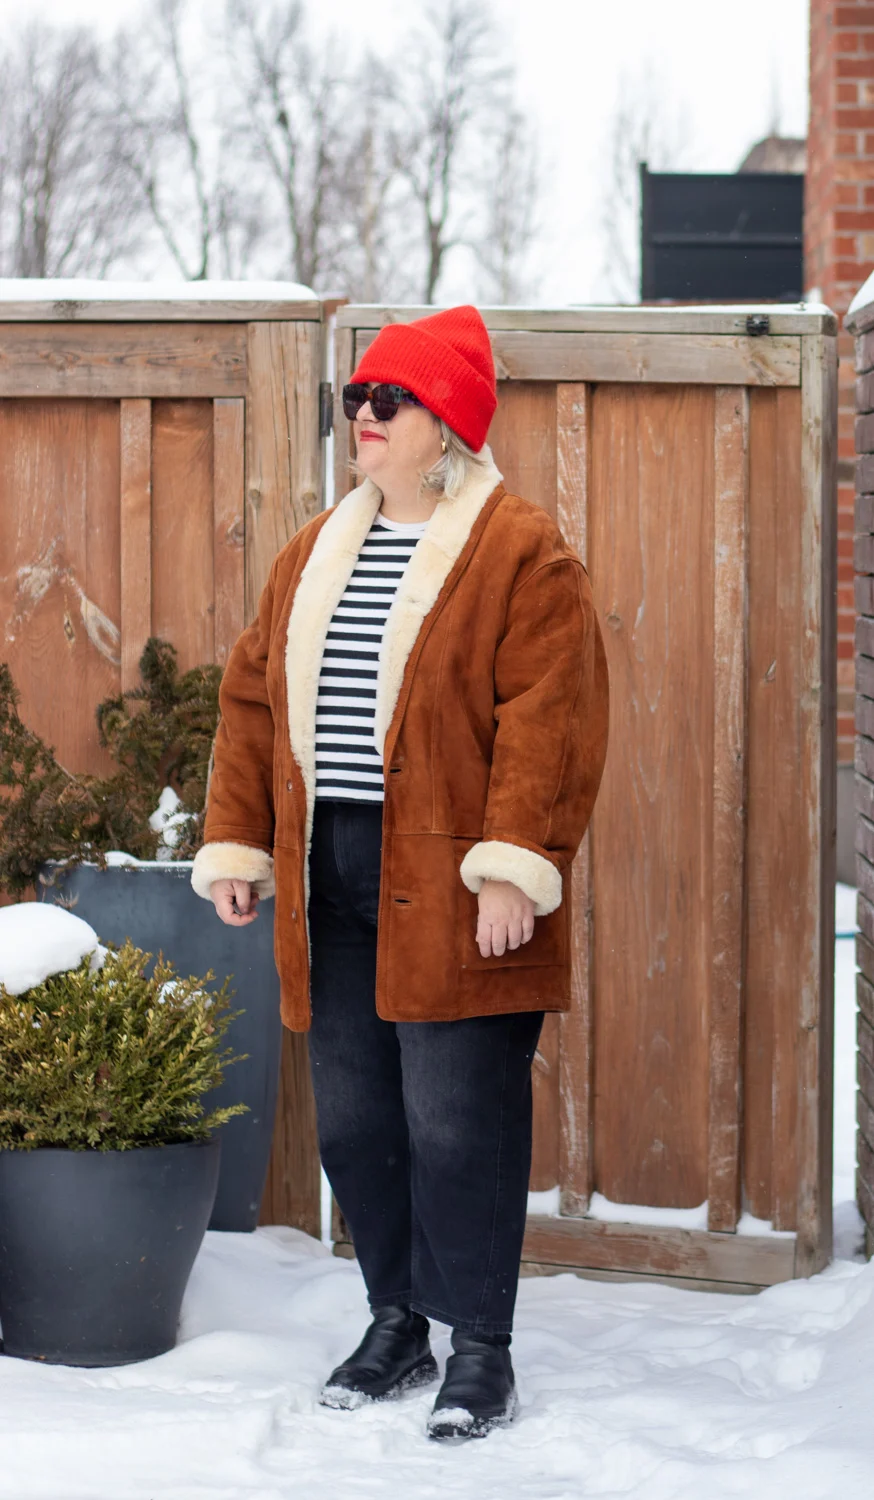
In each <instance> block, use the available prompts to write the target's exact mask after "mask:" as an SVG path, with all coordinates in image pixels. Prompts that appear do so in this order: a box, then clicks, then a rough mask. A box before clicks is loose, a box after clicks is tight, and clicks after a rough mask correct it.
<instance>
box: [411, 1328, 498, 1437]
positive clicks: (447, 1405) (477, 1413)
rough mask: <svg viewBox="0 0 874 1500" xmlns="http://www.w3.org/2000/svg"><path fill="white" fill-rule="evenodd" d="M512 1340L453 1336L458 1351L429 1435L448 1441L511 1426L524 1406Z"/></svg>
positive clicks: (449, 1365) (452, 1358)
mask: <svg viewBox="0 0 874 1500" xmlns="http://www.w3.org/2000/svg"><path fill="white" fill-rule="evenodd" d="M508 1345H509V1339H507V1341H506V1342H503V1341H502V1342H501V1343H497V1342H495V1341H493V1340H490V1339H488V1338H477V1337H476V1336H475V1335H474V1334H470V1333H459V1332H458V1330H457V1329H456V1330H454V1331H453V1334H452V1347H453V1349H454V1350H455V1353H454V1354H450V1356H449V1358H448V1360H447V1361H446V1378H445V1379H444V1381H443V1384H442V1386H441V1387H440V1390H439V1391H438V1393H437V1400H436V1401H435V1402H434V1408H433V1410H432V1412H431V1415H430V1417H429V1418H428V1436H429V1438H434V1439H435V1440H436V1441H438V1442H445V1441H446V1440H448V1439H455V1440H459V1439H461V1440H463V1439H466V1438H481V1437H487V1436H488V1434H489V1433H490V1432H491V1430H492V1428H493V1427H508V1426H509V1424H510V1423H511V1422H512V1420H513V1418H514V1417H515V1415H516V1413H517V1411H518V1410H519V1397H518V1396H517V1394H516V1382H515V1379H514V1376H513V1364H512V1361H511V1359H510V1350H509V1347H508Z"/></svg>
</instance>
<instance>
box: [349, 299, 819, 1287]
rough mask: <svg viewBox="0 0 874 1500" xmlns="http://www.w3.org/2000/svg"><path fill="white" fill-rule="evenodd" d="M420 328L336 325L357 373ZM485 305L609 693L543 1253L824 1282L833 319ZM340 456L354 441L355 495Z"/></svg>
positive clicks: (499, 426) (553, 1262)
mask: <svg viewBox="0 0 874 1500" xmlns="http://www.w3.org/2000/svg"><path fill="white" fill-rule="evenodd" d="M422 311H424V309H408V308H369V307H345V308H342V309H341V310H340V313H339V315H338V333H337V356H336V362H337V376H336V379H337V384H338V385H340V384H341V383H342V381H343V380H344V379H348V375H349V371H350V370H351V368H352V365H353V362H354V361H355V359H357V357H358V356H359V355H360V353H361V351H362V350H363V349H364V348H365V347H366V346H367V344H368V343H369V342H370V340H371V339H372V338H373V337H374V334H375V331H376V329H377V327H379V326H381V325H382V323H384V322H386V321H389V320H403V319H406V318H409V317H414V316H417V315H418V314H419V313H420V312H422ZM484 316H485V318H486V321H487V323H488V325H489V328H490V331H491V335H492V342H493V347H494V353H495V358H496V363H497V368H498V372H499V376H500V404H499V409H498V413H497V416H496V419H495V422H494V424H493V427H492V431H491V434H490V443H491V446H492V448H493V450H494V452H495V456H496V459H497V462H498V465H499V467H500V468H501V470H502V472H503V473H504V475H505V478H506V482H507V484H508V485H509V486H510V487H512V488H515V489H517V490H518V492H519V493H521V494H522V495H525V496H527V497H528V498H529V499H531V500H535V501H537V502H538V503H539V504H541V505H543V506H544V507H545V508H546V509H547V510H548V511H549V512H550V514H551V515H553V516H555V517H556V518H557V519H558V522H559V524H560V526H561V528H562V530H563V532H564V534H565V536H566V537H567V539H568V541H570V542H571V544H572V545H573V546H574V547H576V549H577V550H578V552H579V553H580V555H581V557H582V558H583V559H584V561H585V562H586V564H587V566H588V569H589V572H590V576H591V580H592V585H593V590H594V595H595V601H596V604H597V606H598V611H599V616H600V619H601V621H602V625H603V627H604V634H605V637H606V644H607V650H608V658H609V669H610V682H611V737H610V748H609V752H608V761H607V768H606V771H605V775H604V781H603V784H602V788H601V792H600V796H599V800H598V803H597V806H596V809H595V814H594V818H593V820H592V825H591V828H590V832H589V835H587V837H586V839H585V841H584V843H583V846H582V848H581V850H580V853H579V855H578V857H577V860H576V862H575V868H574V881H573V891H574V895H573V900H574V910H573V927H574V934H575V936H574V989H575V1005H574V1008H573V1010H572V1011H571V1013H570V1014H569V1015H568V1016H566V1017H564V1018H562V1019H559V1018H558V1017H551V1018H550V1019H549V1021H548V1024H547V1027H546V1029H545V1032H544V1037H543V1042H542V1046H541V1049H540V1055H539V1056H538V1059H537V1064H536V1069H535V1076H536V1120H537V1128H536V1145H535V1161H534V1170H533V1174H532V1187H533V1188H536V1189H541V1190H543V1189H548V1188H550V1187H553V1186H555V1185H557V1186H558V1187H559V1189H560V1201H561V1215H560V1216H559V1217H556V1216H550V1217H546V1216H542V1217H536V1216H535V1217H532V1218H531V1219H530V1221H529V1230H528V1235H527V1239H526V1245H525V1257H526V1260H527V1262H529V1263H530V1265H531V1266H532V1268H538V1269H543V1268H546V1267H552V1268H553V1269H560V1268H562V1267H564V1268H568V1267H570V1268H573V1269H576V1270H585V1271H589V1272H593V1273H597V1274H607V1275H611V1274H612V1275H629V1274H634V1275H658V1276H665V1275H669V1276H672V1277H676V1278H678V1279H680V1280H688V1281H690V1282H694V1283H695V1284H698V1285H700V1284H702V1283H707V1284H720V1285H724V1284H733V1285H735V1286H739V1287H746V1286H761V1285H763V1284H766V1283H768V1282H772V1281H777V1280H781V1279H784V1278H785V1277H789V1276H792V1275H793V1274H802V1275H803V1274H808V1273H809V1272H811V1271H812V1270H814V1269H816V1268H818V1267H819V1266H821V1265H822V1264H823V1263H824V1262H825V1261H826V1259H827V1258H828V1256H829V1254H830V1245H831V1189H830V1170H831V1068H832V1059H831V1016H832V1002H833V962H834V955H833V931H834V915H833V911H834V838H835V807H834V761H835V731H834V724H835V710H834V702H835V676H836V671H835V602H836V561H835V537H834V482H835V481H834V437H835V396H836V353H835V320H834V317H833V316H832V315H831V314H830V313H829V312H828V311H827V310H826V309H818V310H811V311H798V310H792V311H788V310H787V311H782V310H779V309H774V308H770V309H758V310H756V309H731V310H720V309H716V308H713V309H707V310H692V309H688V308H684V309H670V310H668V309H665V310H661V309H659V310H652V309H606V308H605V309H601V310H595V309H581V310H579V311H574V310H563V311H561V312H558V313H549V312H521V311H516V310H513V309H507V310H490V309H486V310H484ZM347 453H348V433H347V432H345V431H344V428H343V424H342V422H340V426H339V430H338V433H337V437H336V439H335V455H336V463H337V471H336V493H337V494H338V495H340V494H342V493H343V492H344V491H345V489H346V488H348V484H349V481H348V478H347V474H346V469H345V463H346V455H347ZM595 1193H598V1194H600V1195H601V1196H602V1197H603V1198H606V1199H607V1200H609V1201H610V1202H612V1203H618V1204H623V1203H627V1204H634V1205H643V1206H647V1205H649V1206H652V1207H654V1208H658V1209H689V1208H694V1207H699V1208H700V1206H701V1205H703V1204H706V1211H705V1210H702V1213H703V1212H706V1226H707V1227H706V1228H701V1229H698V1230H688V1229H683V1228H672V1227H659V1226H657V1225H655V1224H650V1225H649V1226H645V1227H643V1228H641V1227H639V1226H634V1227H632V1226H630V1225H629V1224H622V1223H612V1222H605V1220H604V1219H603V1218H599V1217H597V1216H596V1215H595V1214H593V1212H592V1210H593V1207H594V1208H595V1209H597V1207H598V1204H599V1201H600V1200H598V1199H594V1197H593V1195H594V1194H595ZM600 1211H602V1212H603V1211H604V1210H603V1208H602V1209H601V1210H600ZM742 1211H745V1216H744V1218H743V1219H742V1218H741V1214H742ZM657 1217H658V1216H657V1215H653V1219H656V1218H657ZM681 1217H682V1216H680V1215H678V1216H677V1218H678V1220H679V1219H681ZM753 1220H764V1221H767V1225H769V1226H770V1230H771V1231H777V1233H773V1232H770V1231H768V1230H767V1225H766V1226H762V1225H759V1226H757V1225H756V1224H755V1223H754V1222H753ZM738 1230H740V1231H741V1232H738ZM750 1230H752V1232H749V1231H750ZM757 1230H758V1232H757ZM763 1230H764V1231H765V1232H763Z"/></svg>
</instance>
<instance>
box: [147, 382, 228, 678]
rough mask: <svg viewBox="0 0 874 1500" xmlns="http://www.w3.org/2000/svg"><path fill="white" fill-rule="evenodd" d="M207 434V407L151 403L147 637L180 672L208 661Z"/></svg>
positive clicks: (210, 535)
mask: <svg viewBox="0 0 874 1500" xmlns="http://www.w3.org/2000/svg"><path fill="white" fill-rule="evenodd" d="M212 432H213V410H212V402H211V401H193V400H189V401H154V402H153V403H152V630H153V632H154V634H155V635H157V636H160V637H161V639H162V640H166V641H170V642H171V643H172V644H173V645H174V646H175V648H176V652H177V656H178V661H179V670H180V671H181V672H187V671H188V670H189V668H191V667H196V666H201V665H202V664H203V663H205V662H212V661H214V660H215V580H214V576H213V541H214V524H213V451H212ZM182 579H184V585H183V584H182V583H181V580H182Z"/></svg>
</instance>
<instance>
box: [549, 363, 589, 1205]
mask: <svg viewBox="0 0 874 1500" xmlns="http://www.w3.org/2000/svg"><path fill="white" fill-rule="evenodd" d="M555 403H556V516H555V518H556V521H557V522H558V526H559V529H560V531H561V533H562V535H563V536H564V538H565V540H566V541H567V543H568V544H569V546H571V547H573V548H574V550H575V551H576V553H577V555H578V556H579V557H580V558H581V559H582V561H583V562H584V563H585V562H586V561H587V559H588V555H589V547H588V513H589V488H590V486H589V460H590V442H589V434H590V425H591V390H590V387H589V386H586V385H576V384H574V385H558V386H557V387H556V392H555ZM596 823H597V807H596V810H595V817H594V819H593V823H592V825H590V828H589V829H587V831H586V833H585V836H584V838H583V842H582V844H581V845H580V848H579V850H578V851H577V855H576V858H575V859H574V862H573V866H572V869H571V995H572V999H573V1004H572V1006H571V1009H570V1010H569V1011H567V1012H566V1013H565V1014H564V1015H562V1017H561V1045H560V1057H559V1177H558V1180H559V1184H560V1187H561V1199H560V1202H561V1212H562V1213H563V1214H567V1215H570V1216H573V1217H579V1216H580V1215H582V1214H584V1213H585V1212H586V1209H587V1208H588V1206H589V1199H590V1197H591V1193H592V1118H593V1097H592V1094H593V1062H594V1036H593V1018H594V996H593V986H592V977H593V970H592V963H591V942H592V921H593V901H592V868H591V867H592V848H591V841H592V838H593V836H594V834H593V829H594V828H595V826H596Z"/></svg>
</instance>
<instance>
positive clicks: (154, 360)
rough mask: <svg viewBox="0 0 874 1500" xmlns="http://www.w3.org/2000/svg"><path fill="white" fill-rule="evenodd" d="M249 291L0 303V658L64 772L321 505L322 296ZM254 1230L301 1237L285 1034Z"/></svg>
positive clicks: (306, 1159)
mask: <svg viewBox="0 0 874 1500" xmlns="http://www.w3.org/2000/svg"><path fill="white" fill-rule="evenodd" d="M35 290H36V289H35ZM200 290H201V292H202V291H203V288H201V289H200ZM269 290H270V297H269V299H268V300H265V299H264V298H263V297H261V296H254V297H249V298H246V297H245V296H239V297H236V298H234V299H233V300H228V299H227V297H221V296H220V297H216V296H212V297H210V296H209V295H207V296H200V297H198V298H197V299H196V300H195V299H194V297H193V296H192V298H185V297H181V298H171V297H168V298H167V299H166V300H164V301H162V300H159V299H157V298H155V297H151V298H149V299H148V300H146V299H144V300H141V301H138V300H135V299H134V300H130V301H120V300H119V299H118V298H117V297H112V298H111V299H110V298H109V297H107V296H106V295H99V294H98V295H86V296H83V297H82V298H81V299H80V300H77V301H69V300H66V301H63V302H59V301H52V300H36V299H35V298H30V299H27V300H20V301H11V300H9V299H8V298H7V299H5V300H2V301H0V557H2V559H3V561H2V569H0V622H2V629H3V634H2V640H0V659H3V660H6V661H8V662H9V664H10V666H11V668H12V672H13V676H14V678H15V681H16V682H17V683H18V684H19V685H20V687H21V689H22V699H23V701H22V711H23V713H24V714H25V716H26V721H27V722H28V723H29V724H30V725H31V726H32V727H33V728H34V729H35V730H36V731H37V733H38V734H40V735H41V736H42V737H43V738H44V739H45V740H47V741H48V743H49V744H51V745H53V746H54V747H55V750H56V753H57V755H58V758H59V759H60V761H61V762H62V764H64V765H66V766H69V767H70V768H71V769H72V770H76V771H91V772H94V773H101V772H107V771H109V769H110V768H111V763H110V761H109V759H108V757H107V755H106V752H105V751H102V750H101V748H100V746H99V744H98V740H97V728H96V724H95V721H94V708H95V705H96V704H97V703H98V702H99V701H100V700H101V699H102V698H104V697H106V696H108V695H110V694H116V693H118V692H119V691H120V690H124V689H126V688H128V687H132V686H133V685H134V684H135V682H136V681H137V680H138V671H137V664H138V662H139V658H140V654H141V652H142V648H143V645H144V644H145V641H146V640H147V638H148V637H149V635H150V634H154V635H159V636H162V637H164V638H165V639H167V640H169V641H171V642H172V643H173V645H174V646H175V647H176V648H177V651H178V654H179V666H180V669H181V670H182V671H186V670H187V669H188V668H189V667H192V666H195V665H197V664H198V663H202V662H213V661H214V662H218V663H219V664H223V663H224V662H225V661H226V660H227V657H228V652H229V651H230V648H231V646H232V645H233V643H234V641H235V640H236V638H237V636H238V635H239V634H240V631H241V630H242V629H243V628H244V626H245V625H246V623H247V622H248V621H249V620H250V619H252V617H253V615H254V614H255V611H256V608H257V602H258V597H259V595H260V592H261V589H262V587H263V585H264V582H265V580H266V578H267V574H268V572H269V569H270V564H271V562H272V560H273V557H274V556H275V554H276V552H277V551H278V549H279V548H280V547H281V546H283V545H284V543H285V542H286V541H287V540H288V539H289V537H291V536H293V535H294V533H295V531H296V530H297V529H298V528H299V527H300V526H302V525H303V523H304V522H305V521H307V520H309V519H310V517H311V516H313V515H315V514H316V513H317V512H318V511H319V510H321V508H322V506H323V503H324V497H323V488H322V486H323V463H322V444H321V441H320V438H319V384H320V381H321V379H322V377H323V375H324V373H325V365H326V362H327V349H326V344H325V332H326V313H327V312H328V311H331V310H332V309H333V307H334V306H335V305H336V304H333V303H332V304H329V305H327V306H326V305H324V304H322V303H320V302H318V301H314V300H312V299H301V297H300V296H299V295H298V296H293V297H289V295H288V290H287V289H286V288H284V287H283V286H282V285H281V284H277V285H276V286H274V287H273V288H270V289H269ZM106 291H107V292H108V293H111V292H112V288H111V287H108V288H107V289H106ZM241 291H245V288H241ZM262 1216H263V1218H264V1219H266V1220H267V1221H269V1222H288V1223H296V1224H299V1225H300V1226H301V1227H302V1228H305V1229H307V1230H309V1231H310V1232H311V1233H315V1234H318V1232H319V1172H318V1159H317V1156H316V1150H315V1124H314V1110H313V1105H312V1099H311V1092H310V1083H309V1073H308V1067H307V1059H306V1043H305V1040H304V1038H302V1037H299V1036H298V1037H294V1036H292V1035H291V1034H290V1033H288V1032H286V1033H285V1034H284V1039H283V1058H282V1080H281V1086H280V1097H279V1106H278V1110H277V1129H276V1134H275V1138H274V1152H273V1157H272V1160H271V1165H270V1173H269V1179H268V1186H267V1191H266V1194H265V1198H264V1204H263V1215H262Z"/></svg>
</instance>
